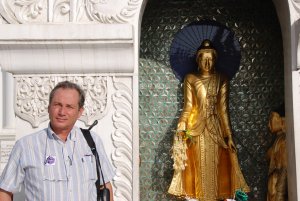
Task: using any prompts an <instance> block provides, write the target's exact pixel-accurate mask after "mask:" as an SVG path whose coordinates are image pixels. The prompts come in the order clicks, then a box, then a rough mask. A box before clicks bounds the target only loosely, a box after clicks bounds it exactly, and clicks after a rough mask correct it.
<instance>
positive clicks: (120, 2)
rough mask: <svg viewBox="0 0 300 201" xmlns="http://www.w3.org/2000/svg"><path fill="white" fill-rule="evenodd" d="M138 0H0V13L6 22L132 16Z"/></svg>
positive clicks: (107, 20) (123, 20) (112, 20)
mask: <svg viewBox="0 0 300 201" xmlns="http://www.w3.org/2000/svg"><path fill="white" fill-rule="evenodd" d="M141 3H142V0H97V1H95V0H3V1H1V2H0V14H1V15H2V17H3V18H4V19H5V21H7V22H8V23H10V24H24V23H41V22H42V23H63V22H100V23H126V22H129V21H132V20H133V16H134V14H136V13H137V12H138V9H139V8H140V5H141Z"/></svg>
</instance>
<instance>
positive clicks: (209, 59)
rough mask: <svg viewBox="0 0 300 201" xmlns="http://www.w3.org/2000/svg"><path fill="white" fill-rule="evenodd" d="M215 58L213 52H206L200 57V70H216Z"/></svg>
mask: <svg viewBox="0 0 300 201" xmlns="http://www.w3.org/2000/svg"><path fill="white" fill-rule="evenodd" d="M214 65H215V59H214V57H213V54H212V52H204V53H202V56H200V57H199V60H198V66H199V70H200V71H202V72H207V73H209V72H212V71H213V70H214Z"/></svg>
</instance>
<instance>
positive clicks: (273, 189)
mask: <svg viewBox="0 0 300 201" xmlns="http://www.w3.org/2000/svg"><path fill="white" fill-rule="evenodd" d="M283 107H284V105H282V108H283ZM282 111H284V110H283V109H279V110H278V111H274V112H271V114H270V118H269V129H270V131H271V133H272V134H275V135H276V139H275V141H274V143H273V145H272V147H271V148H270V149H269V150H268V158H269V160H270V165H269V179H268V196H267V200H268V201H286V200H287V153H286V140H285V135H286V134H285V133H286V132H285V117H284V116H285V115H284V112H282Z"/></svg>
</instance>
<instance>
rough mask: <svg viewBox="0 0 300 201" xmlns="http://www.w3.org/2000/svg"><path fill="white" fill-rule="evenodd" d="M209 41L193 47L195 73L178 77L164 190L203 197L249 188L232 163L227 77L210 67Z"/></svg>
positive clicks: (211, 198) (221, 196)
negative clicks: (179, 106)
mask: <svg viewBox="0 0 300 201" xmlns="http://www.w3.org/2000/svg"><path fill="white" fill-rule="evenodd" d="M216 59H217V52H216V50H215V49H214V48H213V47H212V43H211V41H209V40H204V41H203V42H202V44H201V46H200V48H199V50H198V51H197V55H196V61H197V64H198V70H199V71H198V73H195V74H188V75H186V76H185V79H184V108H183V111H182V114H181V116H180V118H179V122H178V125H177V132H176V135H175V137H174V144H173V153H172V158H173V160H174V166H173V167H174V169H175V171H174V175H173V179H172V182H171V185H170V187H169V190H168V192H169V193H170V194H173V195H176V196H182V197H186V198H191V199H192V198H193V199H199V200H205V201H216V200H224V199H226V198H233V197H234V194H235V191H236V190H238V189H242V190H243V191H244V192H249V191H250V189H249V187H248V186H247V184H246V182H245V179H244V177H243V174H242V172H241V170H240V167H239V164H238V158H237V154H236V148H235V145H234V143H233V140H232V132H231V126H230V121H229V115H228V86H229V81H228V79H227V78H226V77H225V76H223V75H221V74H219V73H217V72H216V71H215V63H216Z"/></svg>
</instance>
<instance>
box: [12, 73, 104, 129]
mask: <svg viewBox="0 0 300 201" xmlns="http://www.w3.org/2000/svg"><path fill="white" fill-rule="evenodd" d="M62 80H69V81H72V82H75V83H77V84H79V85H80V86H81V87H82V88H83V89H84V91H85V92H86V102H85V106H84V107H85V110H84V113H83V115H82V117H81V118H80V120H82V121H83V122H85V124H87V125H91V124H92V123H93V121H94V120H96V119H101V118H102V117H103V116H104V115H105V114H106V111H107V108H108V103H107V102H108V100H109V99H108V98H107V77H102V76H68V77H66V76H60V77H53V76H45V77H37V76H31V77H25V76H16V78H15V82H16V94H15V103H16V104H15V112H16V114H17V116H19V117H20V118H22V119H24V120H26V121H28V122H30V123H31V124H32V126H33V127H38V126H39V124H40V123H41V122H43V121H45V120H48V110H47V107H48V99H49V94H50V92H51V90H52V89H53V87H54V86H55V85H56V84H57V83H58V82H60V81H62Z"/></svg>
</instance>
